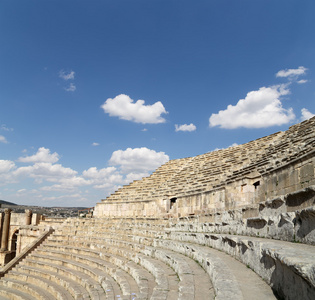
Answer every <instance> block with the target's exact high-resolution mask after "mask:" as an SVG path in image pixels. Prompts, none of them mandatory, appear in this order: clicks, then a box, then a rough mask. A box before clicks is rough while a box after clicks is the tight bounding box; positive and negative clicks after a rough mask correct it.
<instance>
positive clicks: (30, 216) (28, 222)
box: [25, 209, 32, 225]
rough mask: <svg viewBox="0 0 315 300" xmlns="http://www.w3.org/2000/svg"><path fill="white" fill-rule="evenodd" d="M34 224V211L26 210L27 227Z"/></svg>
mask: <svg viewBox="0 0 315 300" xmlns="http://www.w3.org/2000/svg"><path fill="white" fill-rule="evenodd" d="M31 224H32V211H31V210H30V209H26V210H25V225H31Z"/></svg>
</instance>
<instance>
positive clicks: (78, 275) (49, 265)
mask: <svg viewBox="0 0 315 300" xmlns="http://www.w3.org/2000/svg"><path fill="white" fill-rule="evenodd" d="M21 264H22V265H26V266H30V267H35V268H39V269H44V270H46V269H47V270H48V271H53V272H57V273H58V274H61V275H62V276H65V277H69V278H71V279H72V280H74V281H76V282H78V283H79V284H80V285H81V286H82V287H84V288H85V289H86V291H87V292H88V293H89V296H90V298H91V299H95V300H99V299H104V298H105V296H104V295H105V294H106V293H105V291H104V289H103V288H102V286H103V284H102V283H103V281H106V279H107V278H106V277H105V276H104V277H105V278H104V277H103V278H101V280H100V281H101V284H100V283H99V282H97V281H96V280H94V279H93V278H91V276H89V275H87V274H86V273H84V272H83V270H82V269H83V268H80V267H78V266H77V267H78V268H77V269H75V268H74V266H73V265H72V264H71V263H68V264H67V263H66V262H64V264H61V262H60V261H59V264H58V263H57V262H56V261H55V260H53V259H50V258H49V257H40V256H35V255H33V254H32V259H31V258H30V257H28V258H27V259H25V260H23V262H22V263H21ZM78 269H80V270H78Z"/></svg>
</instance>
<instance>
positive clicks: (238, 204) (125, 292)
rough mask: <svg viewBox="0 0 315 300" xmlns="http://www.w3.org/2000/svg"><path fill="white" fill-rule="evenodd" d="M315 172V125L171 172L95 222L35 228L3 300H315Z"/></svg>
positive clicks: (98, 212)
mask: <svg viewBox="0 0 315 300" xmlns="http://www.w3.org/2000/svg"><path fill="white" fill-rule="evenodd" d="M314 168H315V117H314V118H312V119H310V120H308V121H304V122H302V123H300V124H297V125H294V126H291V127H290V128H289V130H287V131H285V132H278V133H275V134H273V135H270V136H267V137H263V138H260V139H258V140H255V141H252V142H249V143H247V144H244V145H239V146H235V147H231V148H228V149H224V150H218V151H214V152H210V153H206V154H203V155H199V156H196V157H191V158H184V159H177V160H172V161H169V162H168V163H166V164H164V165H163V166H161V167H160V168H158V169H157V170H156V171H155V172H154V173H153V174H152V175H151V176H149V177H146V178H143V179H142V180H138V181H134V182H133V183H131V184H130V185H127V186H124V187H122V188H121V189H119V190H118V191H117V192H115V193H114V194H112V195H110V196H109V197H108V198H106V199H104V200H102V201H101V202H100V203H97V204H96V206H95V208H94V216H93V218H69V219H67V220H65V221H64V222H63V223H62V224H55V223H50V224H49V223H47V222H46V223H41V222H39V224H38V225H36V226H33V225H25V226H26V227H25V229H28V230H30V228H31V226H33V228H34V229H35V228H42V235H41V237H38V239H37V240H34V242H33V243H32V246H31V247H25V248H24V249H25V250H24V252H23V253H21V254H20V256H21V257H23V258H24V259H23V261H20V259H19V256H17V257H16V258H15V259H14V260H12V261H11V262H10V263H9V264H7V265H6V266H5V267H4V268H3V270H2V276H3V278H2V279H1V280H0V299H73V298H74V299H89V298H90V299H152V300H157V299H159V300H160V299H165V300H167V299H182V300H184V299H187V300H190V299H196V300H199V299H201V300H203V299H214V297H215V299H276V298H278V299H315V248H314V246H315V176H314V172H315V170H314ZM6 216H7V215H5V216H3V220H4V221H3V223H2V224H3V225H2V231H1V232H2V237H3V240H4V241H6V240H10V239H11V240H12V232H9V233H7V232H8V230H7V229H6V228H7V227H6V225H5V224H7V222H8V221H6V220H7V219H6ZM26 220H29V218H27V217H26ZM28 222H29V221H28ZM7 234H8V238H7ZM17 236H19V235H17ZM17 238H18V237H17ZM3 245H4V247H5V246H6V243H5V242H4V243H3ZM1 247H2V246H1ZM1 297H2V298H1Z"/></svg>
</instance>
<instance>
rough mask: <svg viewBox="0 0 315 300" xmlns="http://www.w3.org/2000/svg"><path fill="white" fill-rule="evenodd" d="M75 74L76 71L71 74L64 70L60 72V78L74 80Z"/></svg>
mask: <svg viewBox="0 0 315 300" xmlns="http://www.w3.org/2000/svg"><path fill="white" fill-rule="evenodd" d="M74 74H75V72H74V71H70V72H68V73H67V72H65V71H64V70H61V71H60V72H59V77H60V78H62V79H64V80H70V79H71V80H73V79H74Z"/></svg>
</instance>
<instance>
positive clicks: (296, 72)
mask: <svg viewBox="0 0 315 300" xmlns="http://www.w3.org/2000/svg"><path fill="white" fill-rule="evenodd" d="M306 71H307V69H306V68H304V67H302V66H300V67H298V68H297V69H285V70H280V71H279V72H278V73H277V74H276V77H288V78H296V77H298V76H300V75H304V74H305V73H306Z"/></svg>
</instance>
